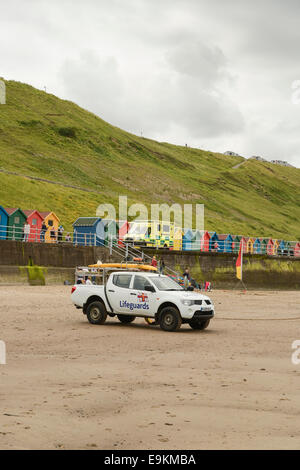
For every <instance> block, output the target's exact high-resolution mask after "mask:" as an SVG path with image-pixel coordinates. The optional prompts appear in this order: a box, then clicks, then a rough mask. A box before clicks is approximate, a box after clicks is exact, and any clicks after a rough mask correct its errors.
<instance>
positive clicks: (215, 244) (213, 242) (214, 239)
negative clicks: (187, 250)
mask: <svg viewBox="0 0 300 470" xmlns="http://www.w3.org/2000/svg"><path fill="white" fill-rule="evenodd" d="M219 248H220V240H219V237H218V234H217V233H216V232H214V233H213V234H212V236H211V237H210V240H209V251H219Z"/></svg>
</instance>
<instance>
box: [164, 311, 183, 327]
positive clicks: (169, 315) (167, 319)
mask: <svg viewBox="0 0 300 470" xmlns="http://www.w3.org/2000/svg"><path fill="white" fill-rule="evenodd" d="M181 323H182V320H181V316H180V314H179V312H178V310H177V309H176V308H175V307H165V308H163V309H162V311H161V313H160V322H159V324H160V327H161V329H162V330H164V331H177V330H179V328H180V327H181Z"/></svg>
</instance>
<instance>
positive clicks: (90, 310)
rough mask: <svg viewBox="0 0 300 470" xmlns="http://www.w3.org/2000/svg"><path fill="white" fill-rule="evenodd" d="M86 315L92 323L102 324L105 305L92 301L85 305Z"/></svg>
mask: <svg viewBox="0 0 300 470" xmlns="http://www.w3.org/2000/svg"><path fill="white" fill-rule="evenodd" d="M86 315H87V318H88V321H89V322H90V323H91V324H92V325H103V323H105V321H106V318H107V312H106V308H105V305H104V304H103V303H102V302H92V303H91V304H90V305H89V306H88V307H87V310H86Z"/></svg>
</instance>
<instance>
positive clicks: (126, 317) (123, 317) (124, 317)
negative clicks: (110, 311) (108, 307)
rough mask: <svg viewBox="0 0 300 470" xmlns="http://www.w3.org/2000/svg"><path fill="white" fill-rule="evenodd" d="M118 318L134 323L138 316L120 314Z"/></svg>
mask: <svg viewBox="0 0 300 470" xmlns="http://www.w3.org/2000/svg"><path fill="white" fill-rule="evenodd" d="M118 319H119V320H120V322H121V323H132V322H133V321H134V320H135V319H136V317H132V316H131V315H118Z"/></svg>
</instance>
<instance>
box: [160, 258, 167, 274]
mask: <svg viewBox="0 0 300 470" xmlns="http://www.w3.org/2000/svg"><path fill="white" fill-rule="evenodd" d="M165 267H166V265H165V261H164V259H163V258H161V260H160V262H159V272H160V274H164V271H165Z"/></svg>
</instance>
